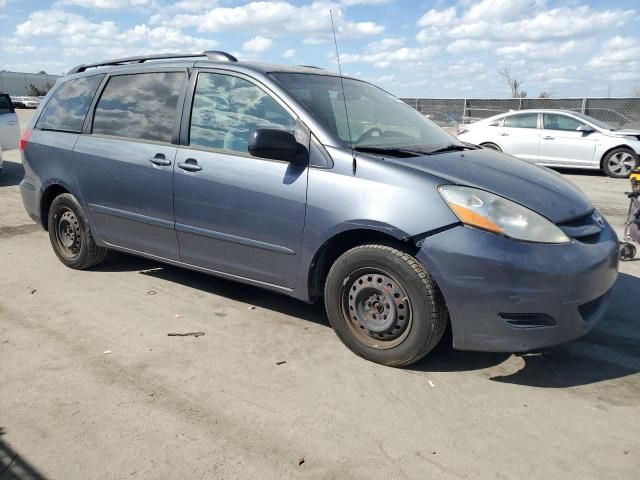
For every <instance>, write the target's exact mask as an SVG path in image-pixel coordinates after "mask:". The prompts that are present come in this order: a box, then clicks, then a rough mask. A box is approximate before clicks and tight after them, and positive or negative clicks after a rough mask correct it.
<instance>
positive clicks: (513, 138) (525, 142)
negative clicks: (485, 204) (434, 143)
mask: <svg viewBox="0 0 640 480" xmlns="http://www.w3.org/2000/svg"><path fill="white" fill-rule="evenodd" d="M458 138H459V139H460V140H462V141H463V142H468V143H473V144H476V145H481V146H483V147H485V148H491V149H493V150H498V151H502V152H505V153H508V154H510V155H513V156H514V157H518V158H521V159H523V160H526V161H529V162H532V163H537V164H539V165H546V166H549V167H565V168H588V169H601V170H603V171H604V172H605V173H606V174H607V175H609V176H610V177H614V178H626V177H627V176H628V175H629V173H630V172H631V170H633V168H634V167H636V166H637V165H638V158H640V130H620V129H615V128H611V127H610V126H609V125H607V124H605V123H604V122H601V121H599V120H596V119H595V118H591V117H588V116H586V115H582V114H580V113H576V112H572V111H569V110H519V111H514V112H509V113H503V114H500V115H495V116H493V117H490V118H486V119H484V120H481V121H479V122H475V123H470V124H468V125H460V127H459V130H458Z"/></svg>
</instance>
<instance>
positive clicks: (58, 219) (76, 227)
mask: <svg viewBox="0 0 640 480" xmlns="http://www.w3.org/2000/svg"><path fill="white" fill-rule="evenodd" d="M48 225H49V240H50V241H51V246H52V247H53V251H54V252H55V253H56V255H57V256H58V258H59V259H60V261H61V262H62V263H64V264H65V265H66V266H67V267H71V268H75V269H77V270H84V269H86V268H91V267H93V266H95V265H98V264H99V263H102V262H103V261H104V259H105V257H106V256H107V249H106V248H104V247H100V246H98V245H96V242H95V240H94V239H93V236H92V235H91V231H90V229H89V222H87V217H86V215H85V214H84V211H83V210H82V207H81V206H80V204H79V203H78V201H77V200H76V199H75V197H74V196H73V195H71V194H69V193H63V194H61V195H58V196H57V197H56V198H54V199H53V202H52V203H51V207H50V209H49V218H48Z"/></svg>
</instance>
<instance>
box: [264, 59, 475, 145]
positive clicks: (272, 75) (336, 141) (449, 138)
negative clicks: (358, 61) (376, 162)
mask: <svg viewBox="0 0 640 480" xmlns="http://www.w3.org/2000/svg"><path fill="white" fill-rule="evenodd" d="M286 75H290V76H302V75H307V76H314V77H326V78H331V79H336V80H337V81H341V80H344V81H349V82H358V83H361V84H363V85H366V86H367V87H369V88H374V89H376V90H379V91H380V92H381V93H383V94H384V95H387V96H389V97H391V98H392V99H393V100H394V101H396V102H397V103H400V104H402V105H403V107H405V108H408V109H411V110H413V112H415V113H416V114H417V115H419V116H420V118H421V120H422V121H423V122H424V123H425V124H427V125H428V126H429V127H430V128H434V129H437V130H438V131H439V133H441V134H443V136H445V138H446V140H445V139H443V141H442V143H438V144H429V145H427V144H425V143H415V142H413V143H408V144H406V145H392V144H389V145H386V146H388V147H392V148H393V147H398V148H408V149H411V148H416V147H425V146H429V147H444V146H447V145H450V144H454V145H459V146H465V144H464V143H463V142H461V141H460V140H459V139H458V138H457V137H456V136H455V135H453V134H452V133H450V132H448V131H447V130H445V129H444V128H442V127H440V126H439V125H437V124H436V123H435V122H433V121H432V120H430V119H429V118H427V117H425V116H424V115H422V114H421V113H420V112H418V111H417V110H415V109H413V107H411V106H410V105H408V104H407V103H406V102H404V101H403V100H401V99H400V98H399V97H397V96H395V95H393V94H392V93H390V92H388V91H387V90H385V89H383V88H381V87H379V86H377V85H375V84H373V83H370V82H367V81H366V80H362V79H359V78H354V77H349V76H344V75H343V76H340V75H338V74H334V73H331V72H322V71H319V72H317V73H316V72H297V71H286V70H285V71H282V70H279V71H272V72H268V73H267V76H268V78H269V80H271V81H272V82H274V83H275V84H276V85H277V86H278V88H279V89H281V90H282V91H283V92H284V93H286V95H287V96H288V97H290V98H291V99H293V100H294V101H295V103H296V105H297V106H299V108H301V109H303V110H304V112H305V113H306V114H307V115H309V116H310V117H311V118H312V119H313V125H314V126H317V127H318V128H319V130H320V131H322V132H324V133H325V134H326V135H328V136H329V137H330V138H331V140H332V141H331V143H329V144H327V145H330V146H334V147H337V148H341V149H344V150H357V147H358V146H359V145H357V144H356V143H355V142H354V138H353V133H352V135H351V137H352V138H351V142H349V141H348V140H344V139H342V138H341V137H340V135H339V134H338V133H337V132H335V131H332V129H331V128H330V127H329V126H327V125H325V122H323V121H322V120H321V119H320V118H318V116H317V115H316V113H315V112H314V111H313V110H312V109H311V108H309V107H308V106H307V105H306V104H305V103H304V102H303V101H302V100H301V99H300V98H299V97H298V95H296V94H295V93H294V92H293V91H291V90H290V89H289V87H288V86H287V84H286V83H285V82H283V81H281V79H280V77H281V76H286ZM341 87H342V82H341ZM346 110H347V116H349V115H350V113H349V110H350V109H349V108H348V107H347V109H346ZM351 123H352V121H351V119H349V127H350V128H351V126H352V125H351ZM314 129H315V128H312V131H313V130H314ZM360 146H363V147H365V146H372V145H360ZM379 146H385V145H379ZM367 155H379V154H377V153H376V154H373V153H367Z"/></svg>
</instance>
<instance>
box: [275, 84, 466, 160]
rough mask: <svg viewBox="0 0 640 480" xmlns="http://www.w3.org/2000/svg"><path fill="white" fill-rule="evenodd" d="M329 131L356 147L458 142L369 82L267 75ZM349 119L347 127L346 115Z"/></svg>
mask: <svg viewBox="0 0 640 480" xmlns="http://www.w3.org/2000/svg"><path fill="white" fill-rule="evenodd" d="M271 76H272V77H274V78H275V79H276V80H277V81H278V82H279V83H280V84H281V85H282V86H283V87H284V88H285V89H286V90H287V91H288V92H289V93H291V94H292V95H293V96H294V97H295V98H296V99H297V100H298V101H300V103H302V104H303V105H304V106H305V107H306V108H307V109H308V110H309V111H310V112H311V113H313V115H314V116H315V117H316V118H317V119H318V121H320V122H321V123H322V124H323V125H324V126H325V127H326V128H327V129H328V130H329V131H330V132H332V133H334V134H335V135H336V136H337V137H339V138H340V140H342V141H343V142H344V143H345V144H346V145H349V146H351V145H352V146H353V148H355V149H356V150H359V149H362V150H363V151H375V150H376V149H380V150H381V149H397V148H405V149H411V150H412V151H413V150H420V151H425V152H426V151H432V150H436V149H442V148H445V147H450V146H452V145H455V146H463V144H462V143H460V142H459V141H458V140H457V139H456V138H455V137H454V136H453V135H451V134H449V133H447V132H446V131H444V130H442V129H441V128H440V127H438V126H437V125H436V124H435V123H433V122H432V121H431V120H429V119H427V118H425V117H424V116H423V115H421V114H420V113H418V112H417V111H416V110H414V109H413V108H411V107H410V106H409V105H407V104H406V103H404V102H403V101H402V100H400V99H398V98H396V97H394V96H393V95H391V94H389V93H387V92H385V91H384V90H382V89H380V88H378V87H375V86H373V85H371V84H369V83H366V82H362V81H360V80H354V79H350V78H344V93H345V94H344V95H343V94H342V85H341V82H340V77H334V76H328V75H314V74H305V73H272V74H271ZM345 96H346V110H347V113H348V118H349V123H348V125H347V115H346V114H345Z"/></svg>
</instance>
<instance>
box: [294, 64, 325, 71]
mask: <svg viewBox="0 0 640 480" xmlns="http://www.w3.org/2000/svg"><path fill="white" fill-rule="evenodd" d="M298 66H299V67H305V68H315V69H316V70H324V68H322V67H316V66H315V65H298Z"/></svg>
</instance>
